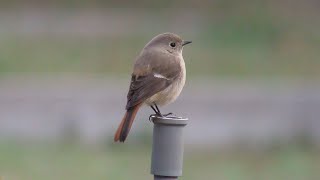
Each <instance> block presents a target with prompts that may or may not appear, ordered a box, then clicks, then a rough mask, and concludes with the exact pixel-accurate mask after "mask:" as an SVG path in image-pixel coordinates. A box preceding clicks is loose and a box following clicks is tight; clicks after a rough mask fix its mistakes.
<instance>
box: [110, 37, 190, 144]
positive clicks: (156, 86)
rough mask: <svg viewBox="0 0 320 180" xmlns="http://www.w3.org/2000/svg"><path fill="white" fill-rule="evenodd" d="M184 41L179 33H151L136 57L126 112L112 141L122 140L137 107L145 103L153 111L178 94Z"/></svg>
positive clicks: (183, 78) (183, 74) (182, 79)
mask: <svg viewBox="0 0 320 180" xmlns="http://www.w3.org/2000/svg"><path fill="white" fill-rule="evenodd" d="M189 43H191V41H183V40H182V39H181V38H180V37H179V36H178V35H176V34H173V33H164V34H160V35H158V36H156V37H154V38H153V39H152V40H151V41H150V42H149V43H147V45H146V46H145V47H144V48H143V49H142V51H141V53H140V54H139V56H138V57H137V58H136V61H135V64H134V67H133V73H132V76H131V84H130V88H129V92H128V95H127V106H126V110H127V112H126V114H125V115H124V117H123V118H122V121H121V123H120V125H119V127H118V129H117V131H116V133H115V136H114V141H115V142H117V141H120V142H124V141H125V140H126V138H127V136H128V133H129V131H130V129H131V126H132V123H133V120H134V118H135V116H136V114H137V112H138V110H139V108H140V107H141V106H142V105H143V104H146V105H148V106H150V107H151V108H152V109H153V110H154V112H155V113H156V115H158V116H161V117H163V116H168V115H170V114H172V113H168V114H161V112H160V110H159V108H158V105H159V106H163V105H167V104H169V103H171V102H173V101H175V100H176V98H177V97H178V96H179V94H180V92H181V90H182V88H183V86H184V84H185V81H186V68H185V63H184V60H183V57H182V50H183V46H184V45H186V44H189Z"/></svg>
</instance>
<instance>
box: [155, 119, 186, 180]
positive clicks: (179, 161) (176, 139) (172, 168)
mask: <svg viewBox="0 0 320 180" xmlns="http://www.w3.org/2000/svg"><path fill="white" fill-rule="evenodd" d="M151 120H152V122H153V123H154V126H153V142H152V158H151V174H153V175H154V180H176V179H178V177H179V176H181V175H182V165H183V146H184V140H183V128H184V127H185V126H186V125H187V122H188V119H187V118H181V117H158V116H151Z"/></svg>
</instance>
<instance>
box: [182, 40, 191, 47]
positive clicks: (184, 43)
mask: <svg viewBox="0 0 320 180" xmlns="http://www.w3.org/2000/svg"><path fill="white" fill-rule="evenodd" d="M190 43H192V41H182V46H184V45H187V44H190Z"/></svg>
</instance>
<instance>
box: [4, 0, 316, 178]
mask: <svg viewBox="0 0 320 180" xmlns="http://www.w3.org/2000/svg"><path fill="white" fill-rule="evenodd" d="M319 9H320V3H319V1H316V0H305V1H298V0H291V1H289V0H284V1H276V0H270V1H262V0H258V1H253V0H245V1H236V0H213V1H209V0H207V1H206V0H205V1H196V0H187V1H182V0H177V1H167V0H165V1H156V2H150V1H145V0H139V1H136V2H133V1H123V2H117V1H112V0H108V1H73V0H60V1H18V0H13V1H1V2H0V175H1V176H3V177H5V178H7V179H10V180H11V179H14V180H20V179H21V180H22V179H23V180H40V179H47V180H51V179H52V180H56V179H61V180H64V179H65V180H67V179H79V180H80V179H140V180H142V179H152V176H151V175H150V173H149V171H150V155H151V146H150V145H151V144H150V143H151V134H152V124H151V123H150V122H149V121H148V117H149V115H150V114H151V113H152V110H151V109H150V108H143V109H142V111H140V112H139V114H138V116H137V119H136V121H135V123H134V125H133V128H132V130H131V134H130V136H129V138H128V140H127V142H126V143H125V144H116V143H113V133H114V132H115V130H116V128H117V126H118V123H119V122H120V120H121V118H122V116H123V114H124V112H125V109H124V108H125V104H126V93H127V90H128V84H129V80H130V74H131V70H132V64H133V60H134V59H135V57H136V56H137V55H138V54H139V52H140V50H141V49H142V48H143V46H144V45H145V44H146V43H147V42H148V41H149V40H150V39H151V38H152V37H154V36H155V35H157V34H159V33H163V32H174V33H177V34H179V35H180V36H181V37H183V38H184V39H186V40H192V41H193V43H192V44H191V45H190V46H187V47H185V48H184V59H185V61H186V66H187V75H188V77H187V83H186V86H185V89H184V90H183V92H182V94H181V96H180V97H179V99H178V100H177V102H175V103H173V104H171V105H170V106H168V107H165V108H163V110H162V111H163V112H174V113H175V114H177V115H181V116H184V117H188V118H189V119H190V122H189V124H188V126H187V127H186V128H185V142H186V147H185V151H186V152H185V159H184V162H185V163H184V176H183V177H181V179H183V180H191V179H196V178H200V179H208V180H209V179H221V180H248V179H259V180H261V179H265V180H267V179H268V180H269V179H279V180H282V179H290V180H309V179H310V180H311V179H312V180H314V179H319V178H320V171H319V170H320V151H319V150H320V149H319V148H320V111H319V110H320V81H319V80H320V58H319V57H320V51H319V50H320V21H319V17H320V11H319Z"/></svg>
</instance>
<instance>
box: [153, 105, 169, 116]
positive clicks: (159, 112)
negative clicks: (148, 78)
mask: <svg viewBox="0 0 320 180" xmlns="http://www.w3.org/2000/svg"><path fill="white" fill-rule="evenodd" d="M154 106H155V107H156V109H157V111H158V112H159V113H160V115H161V117H167V116H170V115H173V113H168V114H161V112H160V109H159V108H158V106H157V104H156V103H154Z"/></svg>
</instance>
